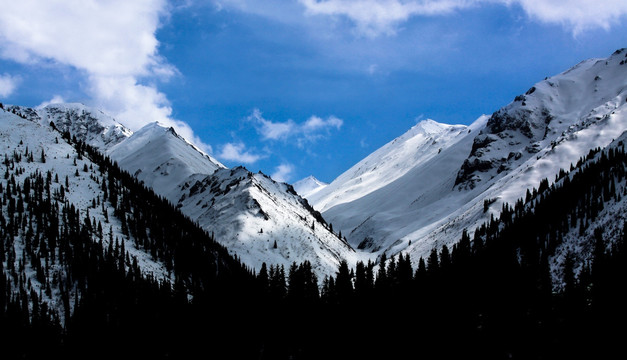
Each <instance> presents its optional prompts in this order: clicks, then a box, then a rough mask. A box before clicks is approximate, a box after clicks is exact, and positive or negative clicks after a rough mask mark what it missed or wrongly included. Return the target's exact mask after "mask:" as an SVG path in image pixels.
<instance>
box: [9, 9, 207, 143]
mask: <svg viewBox="0 0 627 360" xmlns="http://www.w3.org/2000/svg"><path fill="white" fill-rule="evenodd" d="M169 6H170V5H168V2H167V1H166V0H134V1H128V0H107V1H103V0H89V1H85V0H46V1H35V0H20V1H5V2H3V5H2V11H1V12H0V56H2V57H4V58H6V59H10V60H14V61H17V62H20V63H23V64H27V65H33V64H38V63H41V62H47V63H53V64H57V65H58V66H71V67H74V68H76V69H78V70H80V71H81V72H82V73H83V74H84V75H85V79H86V82H85V85H84V90H85V91H86V92H87V94H88V95H89V96H91V98H92V99H91V102H92V103H93V104H91V105H94V106H96V107H98V108H100V109H102V110H103V111H105V112H107V113H109V114H111V115H112V116H114V117H115V118H116V119H117V120H119V121H120V122H122V123H124V124H125V125H126V126H128V127H129V128H131V129H132V130H137V129H139V128H140V127H141V126H143V125H145V124H147V123H150V122H153V121H159V122H161V123H163V124H165V125H168V126H172V127H174V128H175V129H176V131H177V132H178V133H179V134H180V135H182V136H183V137H185V138H186V139H188V140H189V141H191V142H194V143H195V144H196V145H197V146H198V147H200V148H201V149H202V150H205V151H209V152H210V151H211V147H210V146H208V145H207V144H203V143H202V141H200V139H199V138H198V137H196V136H195V135H194V133H193V131H192V129H191V128H190V127H189V125H187V124H186V123H184V122H182V121H179V120H176V119H173V118H172V108H171V106H170V103H169V101H168V99H167V98H166V96H165V94H163V93H162V92H160V91H159V90H158V89H157V86H156V85H155V84H154V81H155V80H167V79H168V78H170V77H172V76H174V75H176V74H177V73H178V72H177V69H176V68H175V67H173V66H172V65H170V64H168V63H167V61H166V60H165V59H164V58H163V57H161V56H160V55H159V53H158V46H159V41H158V40H157V38H156V36H155V33H156V31H157V29H158V27H159V25H160V22H161V20H162V19H163V17H165V16H167V15H168V14H167V11H168V10H169Z"/></svg>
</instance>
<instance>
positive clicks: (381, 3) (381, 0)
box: [299, 0, 477, 36]
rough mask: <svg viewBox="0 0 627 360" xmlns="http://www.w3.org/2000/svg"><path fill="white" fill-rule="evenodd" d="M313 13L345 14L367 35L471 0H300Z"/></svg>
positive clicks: (443, 12)
mask: <svg viewBox="0 0 627 360" xmlns="http://www.w3.org/2000/svg"><path fill="white" fill-rule="evenodd" d="M299 1H300V3H301V4H302V5H303V6H304V7H305V9H306V11H307V13H308V14H310V15H331V16H344V17H347V18H349V19H350V20H352V21H353V22H354V23H355V25H356V26H357V29H358V30H359V32H361V33H362V34H364V35H367V36H377V35H380V34H393V33H394V32H395V28H396V25H398V24H399V23H401V22H404V21H407V20H408V19H409V18H410V17H412V16H416V15H423V16H431V15H441V14H446V13H450V12H451V11H454V10H457V9H460V8H465V7H469V6H472V5H473V4H474V3H475V2H477V1H472V0H424V1H406V0H299Z"/></svg>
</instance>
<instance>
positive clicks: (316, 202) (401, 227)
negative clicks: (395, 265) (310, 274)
mask: <svg viewBox="0 0 627 360" xmlns="http://www.w3.org/2000/svg"><path fill="white" fill-rule="evenodd" d="M626 56H627V50H625V49H623V50H618V51H616V52H615V53H614V54H612V55H611V56H610V57H608V58H606V59H591V60H587V61H583V62H582V63H580V64H578V65H576V66H574V67H573V68H571V69H570V70H568V71H566V72H564V73H562V74H559V75H556V76H554V77H551V78H547V79H545V80H544V81H541V82H539V83H537V84H535V85H534V86H533V87H531V88H530V89H529V90H528V91H527V92H526V94H524V95H520V96H517V97H516V99H515V100H514V101H513V102H512V103H510V104H509V105H507V106H505V107H504V108H502V109H500V110H498V111H496V112H495V113H494V114H493V115H492V116H482V117H480V118H479V119H477V120H476V121H475V122H474V123H473V124H472V125H470V126H469V127H468V128H465V127H463V126H450V125H443V124H437V123H435V122H432V121H426V122H423V123H420V124H418V125H416V126H415V127H414V128H412V129H411V130H410V131H409V132H407V133H406V134H404V135H402V136H401V137H399V138H397V139H396V140H394V141H392V142H390V143H388V144H387V145H385V146H384V147H382V148H381V149H379V150H377V151H375V152H374V153H373V154H371V155H370V156H368V157H367V158H365V159H364V160H362V161H361V162H359V163H358V164H357V165H355V166H354V167H353V168H351V169H349V170H348V171H346V172H345V173H344V174H342V175H340V176H339V177H338V178H337V179H336V180H334V181H333V182H332V183H331V184H329V185H328V186H327V187H325V188H324V189H322V190H321V191H319V192H317V193H315V194H313V195H311V196H309V198H308V200H309V201H310V202H311V204H312V205H313V206H314V208H316V209H318V210H320V211H321V212H322V214H323V216H324V217H325V219H326V220H327V221H329V222H330V223H332V224H333V225H334V227H335V228H336V229H339V230H341V231H342V233H343V234H345V235H346V237H347V239H348V241H349V243H350V244H351V245H353V246H354V247H358V248H359V249H362V250H365V251H369V252H372V255H373V256H377V255H380V254H381V253H383V252H386V253H387V255H388V256H389V255H393V254H396V253H398V252H400V251H403V252H406V253H409V254H411V255H412V258H413V259H414V261H417V260H418V259H419V258H420V257H426V255H428V252H429V251H430V250H431V249H432V248H433V247H441V246H442V245H444V244H448V245H450V244H452V243H454V242H456V241H458V240H459V239H460V237H461V233H462V231H463V230H464V229H468V230H469V231H471V232H472V231H473V230H474V229H475V228H476V227H477V226H478V225H480V224H482V223H483V222H485V221H486V220H489V219H490V216H491V215H494V214H497V213H498V212H499V211H500V209H501V206H502V204H503V203H510V204H513V203H514V202H515V201H516V200H518V199H519V198H524V197H525V192H526V190H527V189H531V188H533V187H537V186H538V184H539V183H540V181H541V180H542V179H544V178H548V179H549V180H552V179H554V178H555V176H556V174H557V173H558V172H559V171H560V169H568V168H569V167H570V165H571V164H574V163H576V162H577V161H578V159H579V158H580V157H581V156H584V155H586V154H587V153H588V152H589V150H590V149H592V148H597V147H601V148H603V147H605V146H607V145H608V144H610V143H611V142H612V140H614V139H616V138H618V137H619V136H621V134H622V133H623V132H624V131H625V130H627V65H626V62H627V57H626Z"/></svg>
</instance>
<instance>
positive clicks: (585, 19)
mask: <svg viewBox="0 0 627 360" xmlns="http://www.w3.org/2000/svg"><path fill="white" fill-rule="evenodd" d="M214 2H215V3H219V4H220V8H222V6H230V7H233V8H236V9H238V10H240V11H244V12H250V13H254V14H256V15H259V16H265V17H268V18H271V19H274V20H277V21H286V20H282V19H286V18H289V19H294V18H295V15H296V13H297V12H298V11H301V12H302V11H303V9H304V13H305V14H306V15H309V16H310V17H313V16H329V17H336V18H345V19H348V20H349V21H350V22H351V23H352V24H353V25H354V28H355V30H356V31H357V33H359V34H361V35H364V36H368V37H376V36H380V35H392V34H394V33H395V32H396V30H397V29H398V27H399V25H401V24H402V23H404V22H406V21H408V20H409V19H410V18H412V17H420V16H422V17H427V16H440V15H446V14H449V13H452V12H455V11H460V10H464V9H468V8H472V7H479V6H482V5H492V4H501V5H505V6H520V7H521V8H522V9H523V10H524V12H525V13H526V14H527V15H528V16H529V17H530V18H532V19H536V20H538V21H540V22H544V23H551V24H562V25H564V26H566V27H567V28H568V29H569V30H570V31H573V33H575V34H577V33H579V32H581V31H584V30H587V29H591V28H604V29H608V28H609V27H611V26H612V25H613V24H616V23H619V21H620V20H621V18H623V17H624V16H625V15H626V14H627V2H626V1H624V0H598V1H590V0H571V1H562V0H294V1H275V0H272V1H270V0H269V1H264V2H259V1H256V0H220V1H219V2H218V1H214ZM294 2H297V3H298V4H300V6H301V7H300V10H299V9H298V7H294V4H293V3H294ZM286 12H288V14H286ZM290 12H291V13H290Z"/></svg>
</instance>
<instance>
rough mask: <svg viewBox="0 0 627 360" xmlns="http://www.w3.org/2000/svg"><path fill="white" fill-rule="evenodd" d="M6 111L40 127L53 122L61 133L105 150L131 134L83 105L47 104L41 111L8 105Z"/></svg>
mask: <svg viewBox="0 0 627 360" xmlns="http://www.w3.org/2000/svg"><path fill="white" fill-rule="evenodd" d="M7 109H8V110H15V111H16V113H18V114H20V115H22V116H25V117H26V118H27V119H29V120H31V121H35V122H38V123H40V124H42V125H48V124H49V123H50V122H53V123H54V124H55V126H56V127H57V129H59V130H60V131H61V132H64V131H68V132H70V133H71V134H72V135H73V136H76V137H77V138H78V139H80V140H82V141H84V142H85V143H87V144H89V145H92V146H95V147H97V148H99V149H102V150H103V151H106V150H108V149H110V148H111V147H113V146H114V145H116V144H118V143H120V142H121V141H123V140H125V139H126V138H127V137H129V136H131V134H132V133H133V132H132V131H131V130H130V129H128V128H126V127H125V126H124V125H122V124H120V123H119V122H117V121H116V120H115V119H113V118H112V117H110V116H108V115H106V114H105V113H103V112H102V111H100V110H97V109H94V108H90V107H88V106H85V105H83V104H79V103H71V104H50V105H47V106H45V107H42V108H34V109H33V108H28V107H22V106H10V107H7Z"/></svg>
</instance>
